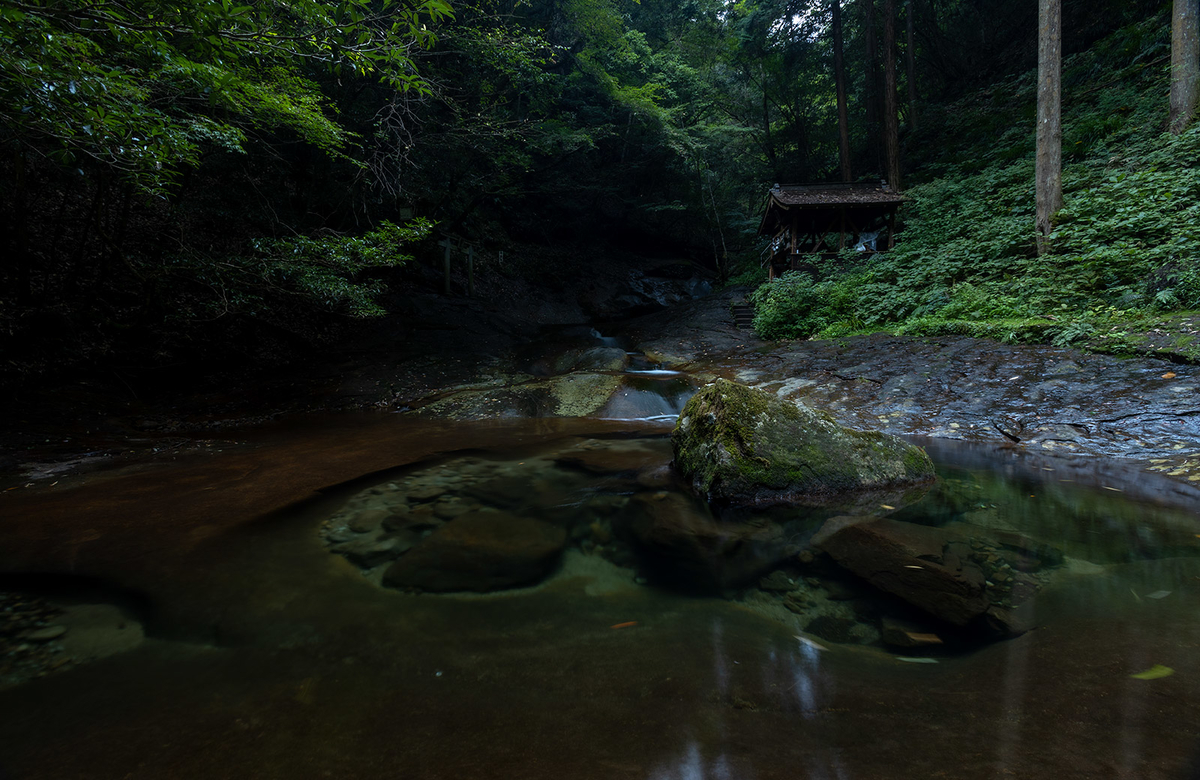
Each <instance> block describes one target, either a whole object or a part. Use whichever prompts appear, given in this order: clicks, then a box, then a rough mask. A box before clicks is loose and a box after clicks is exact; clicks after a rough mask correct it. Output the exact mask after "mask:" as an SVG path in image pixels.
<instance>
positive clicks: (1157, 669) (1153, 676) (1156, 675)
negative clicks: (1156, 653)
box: [1129, 664, 1175, 680]
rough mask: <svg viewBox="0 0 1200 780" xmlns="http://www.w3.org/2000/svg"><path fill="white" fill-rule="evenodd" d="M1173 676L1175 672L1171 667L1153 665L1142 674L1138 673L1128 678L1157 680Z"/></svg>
mask: <svg viewBox="0 0 1200 780" xmlns="http://www.w3.org/2000/svg"><path fill="white" fill-rule="evenodd" d="M1173 674H1175V670H1174V669H1172V668H1171V667H1169V666H1163V665H1162V664H1155V665H1154V666H1151V667H1150V668H1149V669H1147V670H1146V671H1144V672H1138V673H1137V674H1131V675H1129V676H1130V677H1132V678H1133V679H1135V680H1157V679H1160V678H1162V677H1170V676H1171V675H1173Z"/></svg>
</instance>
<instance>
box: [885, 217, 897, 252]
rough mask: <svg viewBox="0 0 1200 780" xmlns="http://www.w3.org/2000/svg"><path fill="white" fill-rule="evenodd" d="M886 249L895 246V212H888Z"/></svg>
mask: <svg viewBox="0 0 1200 780" xmlns="http://www.w3.org/2000/svg"><path fill="white" fill-rule="evenodd" d="M887 246H888V249H895V248H896V212H895V211H889V212H888V243H887Z"/></svg>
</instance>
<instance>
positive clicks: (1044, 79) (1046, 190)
mask: <svg viewBox="0 0 1200 780" xmlns="http://www.w3.org/2000/svg"><path fill="white" fill-rule="evenodd" d="M1038 10H1039V13H1038V101H1037V176H1036V179H1037V242H1038V254H1040V255H1041V254H1045V253H1046V252H1047V251H1048V250H1049V240H1048V239H1049V236H1050V231H1051V230H1053V228H1054V226H1053V225H1052V224H1051V221H1050V220H1051V218H1052V217H1053V216H1054V213H1055V212H1056V211H1058V210H1059V209H1061V208H1062V203H1063V195H1062V120H1061V111H1062V3H1061V0H1040V4H1039V9H1038Z"/></svg>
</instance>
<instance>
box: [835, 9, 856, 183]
mask: <svg viewBox="0 0 1200 780" xmlns="http://www.w3.org/2000/svg"><path fill="white" fill-rule="evenodd" d="M833 80H834V83H835V86H836V88H837V112H838V156H839V157H840V158H841V163H842V181H850V180H851V179H852V178H854V177H853V176H852V174H851V173H850V114H849V111H848V110H847V108H846V66H845V62H844V61H843V59H842V0H833Z"/></svg>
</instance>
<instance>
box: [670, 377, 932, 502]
mask: <svg viewBox="0 0 1200 780" xmlns="http://www.w3.org/2000/svg"><path fill="white" fill-rule="evenodd" d="M672 442H673V444H674V449H675V465H676V467H677V468H678V469H679V471H680V472H681V473H682V474H683V475H684V477H686V478H687V479H688V481H689V482H691V483H692V486H693V487H694V489H695V490H696V491H697V492H698V493H700V494H701V495H707V496H708V497H709V498H711V499H715V500H722V501H733V502H737V503H764V502H766V503H769V502H777V501H797V500H803V499H805V498H813V497H828V496H833V495H837V494H845V493H852V492H855V491H871V490H882V489H894V488H899V487H903V486H910V485H917V484H926V483H929V482H931V481H932V480H933V479H934V472H933V463H932V461H930V460H929V456H928V455H926V454H925V451H924V450H922V449H921V448H919V447H914V446H912V445H911V444H907V443H905V442H903V441H901V440H900V439H897V438H896V437H894V436H888V435H885V434H882V433H878V432H874V431H855V430H851V429H849V428H845V427H842V426H841V425H838V424H837V423H836V422H834V420H833V418H832V417H830V416H829V415H827V414H825V413H823V412H819V411H816V410H813V409H810V408H808V407H806V406H802V405H799V404H796V403H793V402H791V401H784V400H780V399H779V398H777V397H776V396H774V395H772V394H770V393H767V392H764V391H762V390H755V389H752V388H749V387H745V386H744V385H739V384H736V383H734V382H730V381H728V380H724V379H718V380H717V381H716V382H714V383H712V384H710V385H707V386H705V387H704V388H703V389H701V390H700V392H698V393H697V394H696V395H695V396H693V397H692V399H691V400H690V401H688V403H687V406H685V407H684V409H683V414H681V415H680V417H679V422H678V423H677V424H676V426H675V431H674V433H673V434H672Z"/></svg>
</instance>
